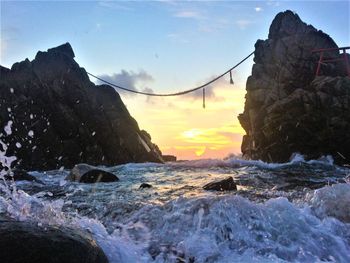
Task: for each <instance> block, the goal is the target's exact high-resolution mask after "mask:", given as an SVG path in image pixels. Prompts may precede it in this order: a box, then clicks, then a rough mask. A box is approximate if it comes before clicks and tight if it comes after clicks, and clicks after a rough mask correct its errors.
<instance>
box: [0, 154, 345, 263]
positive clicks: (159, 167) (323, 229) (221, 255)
mask: <svg viewBox="0 0 350 263" xmlns="http://www.w3.org/2000/svg"><path fill="white" fill-rule="evenodd" d="M1 158H2V159H3V160H5V159H6V161H7V162H8V163H9V164H10V163H11V161H13V158H12V159H8V157H6V156H5V155H4V154H3V152H2V154H1ZM104 168H105V169H106V170H108V171H110V172H112V173H114V174H116V175H117V176H118V177H119V179H120V181H119V182H114V183H99V184H92V185H91V184H80V183H73V182H67V181H65V180H64V178H65V176H66V175H67V174H68V173H69V171H68V170H58V171H47V172H35V171H33V172H31V174H32V175H34V176H35V177H37V178H38V179H39V180H41V181H42V182H43V184H40V183H36V182H34V183H33V182H16V183H13V182H12V183H11V182H10V183H5V182H4V181H3V182H2V183H1V184H0V187H1V188H0V193H1V195H0V213H3V214H6V215H7V216H10V217H12V218H15V219H16V220H30V221H35V222H37V223H38V224H39V225H45V224H50V225H58V226H59V225H64V226H69V227H73V228H78V229H84V230H87V231H89V232H91V233H92V235H93V236H94V237H95V239H96V240H97V242H98V244H99V245H100V246H101V247H102V249H103V250H104V251H105V253H106V255H107V256H108V258H109V260H110V262H223V263H224V262H350V224H349V223H350V206H349V203H350V184H348V182H347V181H348V176H349V175H350V170H349V169H347V168H342V167H338V166H335V165H333V162H332V160H331V158H330V157H327V158H323V159H322V160H318V161H304V159H303V158H302V156H299V155H296V156H295V158H294V159H293V160H292V161H291V162H289V163H285V164H267V163H264V162H261V161H247V160H241V159H234V158H232V159H227V160H199V161H185V162H177V163H167V164H153V163H148V164H126V165H120V166H115V167H104ZM227 176H232V177H233V178H234V180H235V182H236V183H237V185H238V191H236V192H219V193H218V192H210V191H205V190H203V189H202V186H203V185H204V184H206V183H208V182H210V181H213V180H216V179H223V178H226V177H227ZM143 182H146V183H149V184H151V185H152V186H153V187H152V188H149V189H139V186H140V184H141V183H143Z"/></svg>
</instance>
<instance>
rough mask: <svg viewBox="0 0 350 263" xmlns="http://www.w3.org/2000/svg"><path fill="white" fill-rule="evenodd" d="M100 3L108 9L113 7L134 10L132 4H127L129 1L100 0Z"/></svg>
mask: <svg viewBox="0 0 350 263" xmlns="http://www.w3.org/2000/svg"><path fill="white" fill-rule="evenodd" d="M98 5H99V6H101V7H105V8H108V9H113V10H120V11H132V10H133V8H131V7H130V6H127V2H126V1H123V2H119V1H112V0H107V1H104V0H103V1H99V2H98Z"/></svg>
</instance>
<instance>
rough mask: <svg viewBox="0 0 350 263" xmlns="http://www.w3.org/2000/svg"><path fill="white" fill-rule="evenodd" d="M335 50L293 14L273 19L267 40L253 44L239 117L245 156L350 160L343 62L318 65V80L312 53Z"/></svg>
mask: <svg viewBox="0 0 350 263" xmlns="http://www.w3.org/2000/svg"><path fill="white" fill-rule="evenodd" d="M337 47H338V46H337V45H336V43H335V42H334V41H333V40H332V38H331V37H330V36H329V35H327V34H325V33H323V32H322V31H320V30H317V29H315V28H314V27H313V26H311V25H307V24H305V23H304V22H303V21H301V19H300V18H299V16H298V15H297V14H295V13H293V12H291V11H285V12H282V13H279V14H278V15H277V16H276V17H275V19H274V20H273V22H272V24H271V27H270V30H269V36H268V39H267V40H258V41H257V42H256V44H255V54H254V62H255V64H254V65H253V68H252V75H251V76H249V77H248V79H247V85H246V89H247V94H246V102H245V108H244V112H243V113H242V114H240V115H239V117H238V118H239V121H240V123H241V125H242V127H243V128H244V130H245V131H246V135H245V136H244V138H243V142H242V146H241V148H242V153H243V156H244V157H246V158H251V159H261V160H264V161H268V162H285V161H288V160H289V158H290V157H291V155H292V154H293V153H295V152H299V153H301V154H303V155H305V156H306V158H308V159H317V158H319V157H321V156H325V155H332V156H333V158H334V159H335V161H336V162H337V163H340V164H344V163H349V162H350V133H349V130H350V78H349V77H348V76H347V72H346V67H345V66H344V62H343V61H340V62H331V63H325V64H322V66H321V71H320V74H319V76H317V77H316V76H315V73H316V67H317V62H318V59H319V55H320V54H319V53H313V52H312V50H315V49H321V48H337ZM324 56H325V58H326V59H339V58H341V56H343V55H342V54H340V53H339V51H331V52H326V53H325V54H324ZM347 56H348V58H349V55H347Z"/></svg>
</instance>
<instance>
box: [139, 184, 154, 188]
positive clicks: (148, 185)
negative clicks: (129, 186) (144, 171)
mask: <svg viewBox="0 0 350 263" xmlns="http://www.w3.org/2000/svg"><path fill="white" fill-rule="evenodd" d="M152 187H153V186H152V185H150V184H148V183H142V184H141V185H140V187H139V188H140V189H143V188H152Z"/></svg>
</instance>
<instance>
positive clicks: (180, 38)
mask: <svg viewBox="0 0 350 263" xmlns="http://www.w3.org/2000/svg"><path fill="white" fill-rule="evenodd" d="M167 38H169V39H171V40H172V41H175V42H179V43H182V44H187V43H189V40H188V39H187V38H185V37H184V36H183V35H182V34H177V33H170V34H167Z"/></svg>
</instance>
